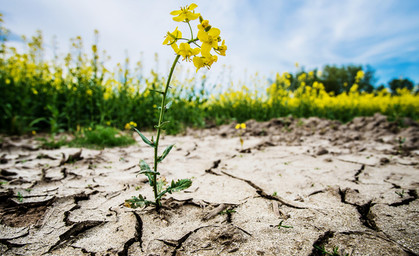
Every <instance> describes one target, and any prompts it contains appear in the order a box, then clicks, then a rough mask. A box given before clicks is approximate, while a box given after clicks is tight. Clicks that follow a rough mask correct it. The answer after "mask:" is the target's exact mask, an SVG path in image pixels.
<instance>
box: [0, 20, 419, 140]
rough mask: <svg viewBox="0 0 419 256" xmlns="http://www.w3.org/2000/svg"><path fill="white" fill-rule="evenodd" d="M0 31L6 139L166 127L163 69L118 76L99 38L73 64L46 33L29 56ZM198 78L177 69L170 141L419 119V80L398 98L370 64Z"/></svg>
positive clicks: (35, 39) (397, 84)
mask: <svg viewBox="0 0 419 256" xmlns="http://www.w3.org/2000/svg"><path fill="white" fill-rule="evenodd" d="M0 30H1V36H0V40H1V46H0V95H2V97H1V98H0V132H2V133H7V134H25V133H26V134H28V133H35V132H41V131H43V132H50V133H57V132H61V131H70V132H76V131H77V127H96V126H98V125H100V126H101V127H114V128H117V129H123V128H124V125H125V124H126V123H129V122H131V121H134V122H136V123H138V124H139V127H138V129H140V130H151V129H153V128H154V125H155V124H156V123H158V119H159V116H158V110H159V109H158V108H159V106H158V104H159V102H160V100H161V99H160V96H161V95H160V94H159V93H155V92H159V91H160V92H161V91H163V90H164V87H165V84H166V82H167V78H166V77H165V76H163V75H161V74H158V73H156V72H155V71H151V72H150V74H143V72H142V70H143V67H142V65H143V64H142V63H141V61H140V62H138V63H137V65H136V67H135V68H134V69H133V70H131V69H129V68H128V67H129V64H130V60H129V59H128V58H127V59H126V60H125V62H124V63H123V64H118V65H117V66H116V68H115V69H109V68H107V67H106V65H105V64H106V59H107V56H105V55H104V54H101V53H100V50H99V44H98V40H97V38H98V32H97V31H95V36H96V43H95V44H93V45H91V47H90V49H91V50H90V51H89V52H87V53H86V52H85V51H84V50H83V49H84V46H83V40H82V39H81V38H80V37H77V38H75V39H72V40H71V43H72V47H71V49H70V52H69V53H68V54H66V55H65V57H64V58H60V57H58V56H56V57H55V58H54V59H52V60H48V59H45V58H44V55H45V50H44V39H43V36H42V33H41V32H40V31H38V32H37V33H36V34H35V35H34V36H32V37H31V38H30V39H27V38H25V39H24V42H25V44H26V46H25V47H24V49H27V50H26V52H19V51H18V50H16V49H15V48H13V47H9V46H8V45H7V44H6V43H7V41H6V40H7V29H6V28H5V27H4V26H3V25H2V23H0ZM110 70H114V71H110ZM195 74H196V73H195V71H194V70H193V71H192V72H189V71H188V72H186V73H183V75H182V76H177V75H176V72H175V75H174V77H175V78H174V80H173V81H172V83H171V86H170V88H169V91H168V95H169V96H170V102H169V103H168V104H167V107H170V108H173V109H176V111H168V112H167V113H166V114H165V121H169V123H168V124H167V125H166V127H165V129H166V130H165V132H166V133H168V134H175V133H179V132H181V131H183V130H184V129H185V128H186V127H188V126H192V127H198V128H199V127H201V128H202V127H206V126H212V125H214V124H215V125H219V124H223V123H230V122H232V121H237V122H241V123H242V122H245V121H247V120H249V119H256V120H258V121H266V120H269V119H271V118H275V117H283V116H289V115H292V116H294V117H310V116H318V117H322V118H328V119H337V120H340V121H343V122H347V121H350V120H352V119H353V118H354V117H356V116H371V115H373V114H375V113H376V112H380V113H382V114H384V115H387V116H388V117H389V119H390V120H400V119H401V118H403V117H410V118H412V119H414V120H418V119H419V96H418V95H417V94H416V93H415V88H412V84H413V82H406V81H404V80H403V79H402V80H403V81H401V80H400V79H395V80H393V81H392V82H391V84H390V87H391V91H387V90H385V89H383V90H378V89H374V88H373V87H372V85H373V84H374V81H375V79H374V71H373V70H372V69H371V68H369V67H367V68H366V69H365V70H364V69H363V68H362V66H342V67H337V66H325V67H324V69H323V70H322V71H321V72H320V71H318V70H311V71H305V70H304V69H303V68H299V69H298V70H297V71H296V73H295V74H292V73H282V74H277V76H276V77H275V79H273V80H271V81H268V80H261V79H259V78H257V76H256V78H255V79H251V82H249V83H246V84H244V83H241V82H234V81H230V82H229V87H228V88H227V87H226V84H210V82H208V78H207V77H206V76H205V75H203V76H201V77H196V75H195ZM198 74H199V73H198ZM227 75H228V74H227ZM178 77H182V79H180V80H179V78H178ZM405 80H406V79H405ZM51 146H52V147H53V146H54V145H51Z"/></svg>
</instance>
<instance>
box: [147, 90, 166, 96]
mask: <svg viewBox="0 0 419 256" xmlns="http://www.w3.org/2000/svg"><path fill="white" fill-rule="evenodd" d="M149 90H150V91H151V92H157V93H160V94H162V95H163V94H164V92H162V91H159V90H153V89H149Z"/></svg>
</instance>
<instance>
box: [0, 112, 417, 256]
mask: <svg viewBox="0 0 419 256" xmlns="http://www.w3.org/2000/svg"><path fill="white" fill-rule="evenodd" d="M405 122H407V123H409V126H408V127H406V128H400V127H398V126H397V125H396V124H394V123H391V122H388V121H387V120H386V118H385V117H384V116H381V115H378V114H377V115H375V116H374V117H360V118H356V119H354V120H353V121H352V122H350V123H347V124H341V123H339V122H336V121H329V120H321V119H318V118H309V119H292V118H282V119H274V120H271V121H269V122H262V123H258V122H255V121H248V122H247V129H246V131H245V133H244V134H243V136H242V137H243V139H244V145H243V148H242V147H241V145H240V142H239V138H238V133H237V132H236V131H235V130H234V124H232V125H226V126H221V127H217V128H211V129H205V130H197V131H195V130H188V131H187V132H186V133H185V134H184V135H181V136H165V137H164V138H163V139H162V143H163V145H162V148H164V146H165V145H169V144H172V143H175V144H176V146H175V150H173V151H172V153H171V154H170V156H169V157H167V158H166V159H165V162H164V163H162V164H161V170H160V171H161V173H162V175H164V176H165V177H166V178H167V179H168V180H172V179H179V178H192V180H193V185H192V186H191V187H190V188H189V189H188V190H186V191H183V192H180V193H175V194H173V195H169V196H170V197H166V198H165V200H164V202H163V204H164V208H163V209H162V210H161V211H160V212H156V211H155V210H153V209H152V208H146V209H129V208H126V207H125V206H124V200H125V199H129V198H130V197H131V196H134V195H138V193H141V194H143V195H146V196H147V197H149V198H152V191H151V188H150V187H149V185H148V184H147V180H146V179H145V178H144V177H142V176H137V172H138V170H139V167H138V161H139V160H140V159H144V160H146V161H148V162H150V161H151V158H152V152H151V151H150V149H149V148H148V147H146V146H144V145H143V144H141V143H138V145H134V146H130V147H124V148H108V149H104V150H90V149H81V150H80V149H76V148H61V149H56V150H45V149H41V148H38V146H37V144H36V143H37V142H36V140H34V139H33V138H25V137H20V138H13V137H3V142H2V144H1V157H0V160H1V161H0V163H1V164H0V168H1V173H0V180H1V181H4V182H2V185H1V187H0V199H1V200H0V254H1V255H322V254H321V252H320V251H319V250H317V249H316V248H315V247H314V246H318V247H323V246H324V248H325V250H326V251H329V252H332V251H333V248H335V247H336V246H338V247H339V251H340V253H341V255H344V253H348V254H350V255H418V254H419V200H418V187H419V170H418V163H419V126H418V124H417V123H415V122H413V121H411V120H405ZM403 138H405V139H403ZM402 139H403V140H402ZM401 141H403V143H400V142H401ZM5 182H7V183H5ZM280 223H281V225H282V227H280V228H279V226H278V225H279V224H280ZM284 226H286V227H284Z"/></svg>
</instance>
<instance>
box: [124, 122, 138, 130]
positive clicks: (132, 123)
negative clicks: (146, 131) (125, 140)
mask: <svg viewBox="0 0 419 256" xmlns="http://www.w3.org/2000/svg"><path fill="white" fill-rule="evenodd" d="M131 127H137V123H136V122H133V121H131V122H129V123H126V124H125V130H130V129H131Z"/></svg>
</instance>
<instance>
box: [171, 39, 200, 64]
mask: <svg viewBox="0 0 419 256" xmlns="http://www.w3.org/2000/svg"><path fill="white" fill-rule="evenodd" d="M176 47H177V46H176ZM200 51H201V50H200V49H199V48H194V49H192V48H191V46H190V45H189V44H188V43H181V44H180V45H179V49H178V50H177V51H176V53H177V54H179V55H181V56H182V57H183V60H187V61H189V60H190V58H191V57H192V56H195V55H197V54H199V52H200Z"/></svg>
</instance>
